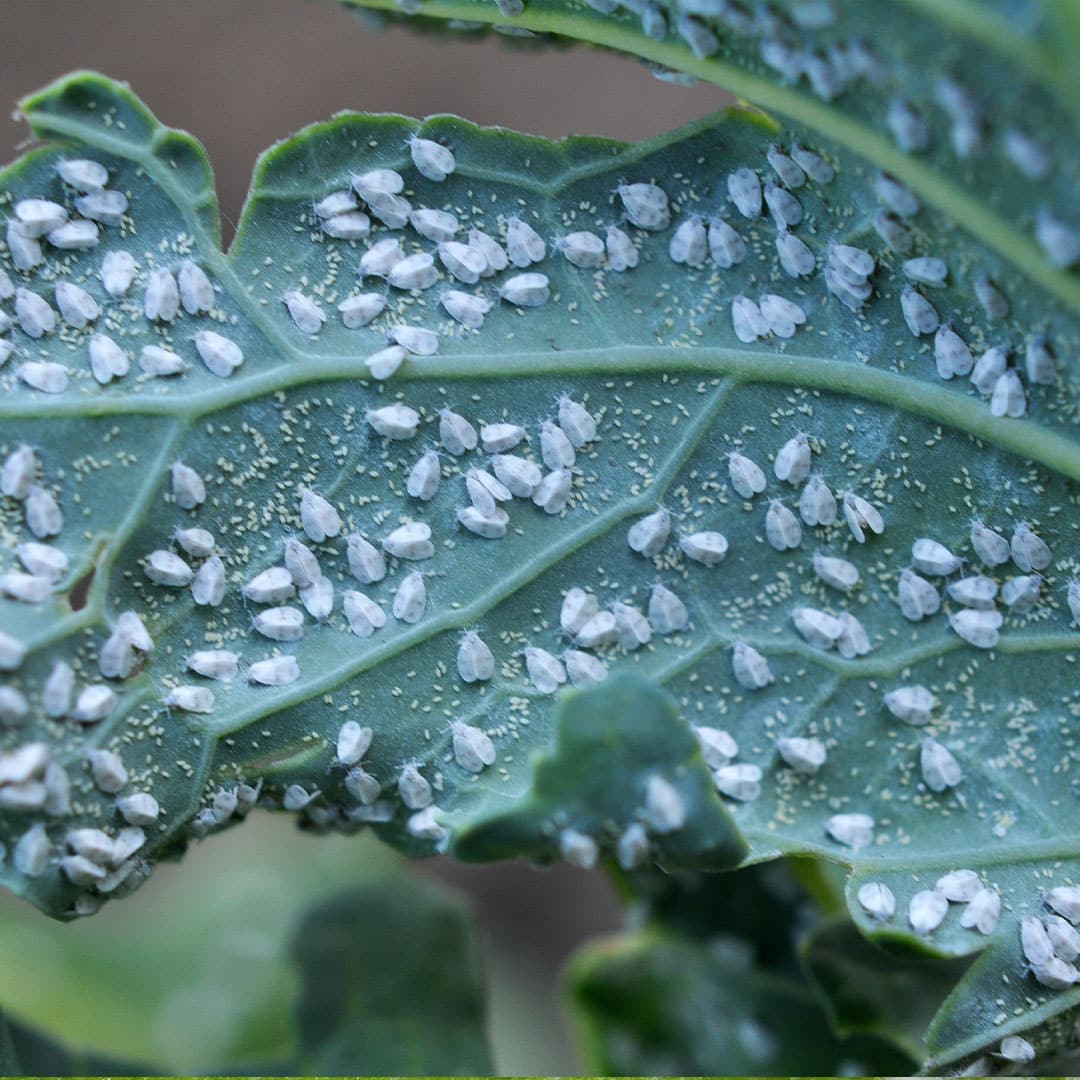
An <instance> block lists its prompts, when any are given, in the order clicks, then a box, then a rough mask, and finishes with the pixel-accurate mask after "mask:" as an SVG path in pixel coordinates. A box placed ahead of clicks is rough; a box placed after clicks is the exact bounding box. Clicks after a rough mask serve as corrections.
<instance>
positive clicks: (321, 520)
mask: <svg viewBox="0 0 1080 1080" xmlns="http://www.w3.org/2000/svg"><path fill="white" fill-rule="evenodd" d="M300 523H301V525H302V526H303V529H304V532H305V533H306V534H307V537H308V539H309V540H311V541H313V542H314V543H316V544H321V543H322V542H323V541H324V540H326V539H327V538H330V539H333V537H335V536H337V535H338V534H339V533H340V532H341V527H342V523H341V515H340V514H339V513H338V512H337V510H335V509H334V507H333V506H331V504H330V503H329V502H327V500H326V499H324V498H323V497H322V496H321V495H319V494H317V493H316V492H314V491H312V490H311V489H310V488H306V489H305V490H304V492H303V494H302V495H301V496H300Z"/></svg>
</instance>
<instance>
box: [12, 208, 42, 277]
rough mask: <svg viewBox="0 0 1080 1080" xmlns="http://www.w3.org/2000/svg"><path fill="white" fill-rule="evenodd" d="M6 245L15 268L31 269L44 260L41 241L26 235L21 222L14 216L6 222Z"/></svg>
mask: <svg viewBox="0 0 1080 1080" xmlns="http://www.w3.org/2000/svg"><path fill="white" fill-rule="evenodd" d="M7 246H8V253H9V254H10V255H11V263H12V266H14V267H15V269H16V270H21V271H23V272H25V271H28V270H33V269H34V267H35V266H38V265H39V264H40V263H42V262H44V260H45V255H44V253H43V252H42V250H41V243H40V242H39V241H38V240H37V239H35V238H34V237H32V236H27V235H26V233H25V232H24V230H23V226H22V223H21V222H19V221H18V220H17V219H15V218H11V219H9V220H8V223H7Z"/></svg>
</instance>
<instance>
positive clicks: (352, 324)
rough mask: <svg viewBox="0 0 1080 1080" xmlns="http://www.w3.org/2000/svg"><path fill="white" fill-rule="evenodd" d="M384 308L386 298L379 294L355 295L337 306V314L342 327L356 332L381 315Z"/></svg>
mask: <svg viewBox="0 0 1080 1080" xmlns="http://www.w3.org/2000/svg"><path fill="white" fill-rule="evenodd" d="M385 307H386V297H385V296H383V295H382V294H381V293H356V294H355V295H354V296H347V297H346V298H345V299H344V300H342V301H341V303H340V304H338V313H339V314H340V315H341V322H342V325H343V326H345V327H346V328H347V329H349V330H357V329H359V328H360V327H361V326H367V324H368V323H369V322H371V321H372V320H373V319H375V318H377V317H378V316H379V315H381V314H382V312H383V309H384V308H385Z"/></svg>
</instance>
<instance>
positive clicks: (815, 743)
mask: <svg viewBox="0 0 1080 1080" xmlns="http://www.w3.org/2000/svg"><path fill="white" fill-rule="evenodd" d="M776 749H777V751H778V752H779V754H780V756H781V757H782V758H783V759H784V762H785V764H787V765H788V766H789V767H790V768H791V769H793V770H794V771H795V772H797V773H801V774H803V775H805V776H814V775H816V773H817V771H818V770H819V769H820V768H821V767H822V765H824V764H825V758H826V750H825V744H824V743H823V742H822V741H821V740H820V739H815V738H802V737H799V736H793V737H791V738H781V739H777V740H776Z"/></svg>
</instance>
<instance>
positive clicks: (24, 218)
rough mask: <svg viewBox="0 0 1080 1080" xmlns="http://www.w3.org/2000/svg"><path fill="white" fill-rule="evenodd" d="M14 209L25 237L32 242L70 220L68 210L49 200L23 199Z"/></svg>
mask: <svg viewBox="0 0 1080 1080" xmlns="http://www.w3.org/2000/svg"><path fill="white" fill-rule="evenodd" d="M13 209H14V213H15V220H16V221H17V222H18V223H19V228H20V230H21V231H22V234H23V236H26V237H29V238H30V239H32V240H37V239H39V238H40V237H42V236H44V235H45V234H46V233H49V232H52V231H53V230H54V229H58V228H59V227H60V226H61V225H63V224H64V222H65V221H67V219H68V212H67V210H65V209H64V207H63V206H61V205H60V204H59V203H55V202H51V201H50V200H49V199H21V200H20V201H19V202H17V203H16V204H15V206H14V207H13Z"/></svg>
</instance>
